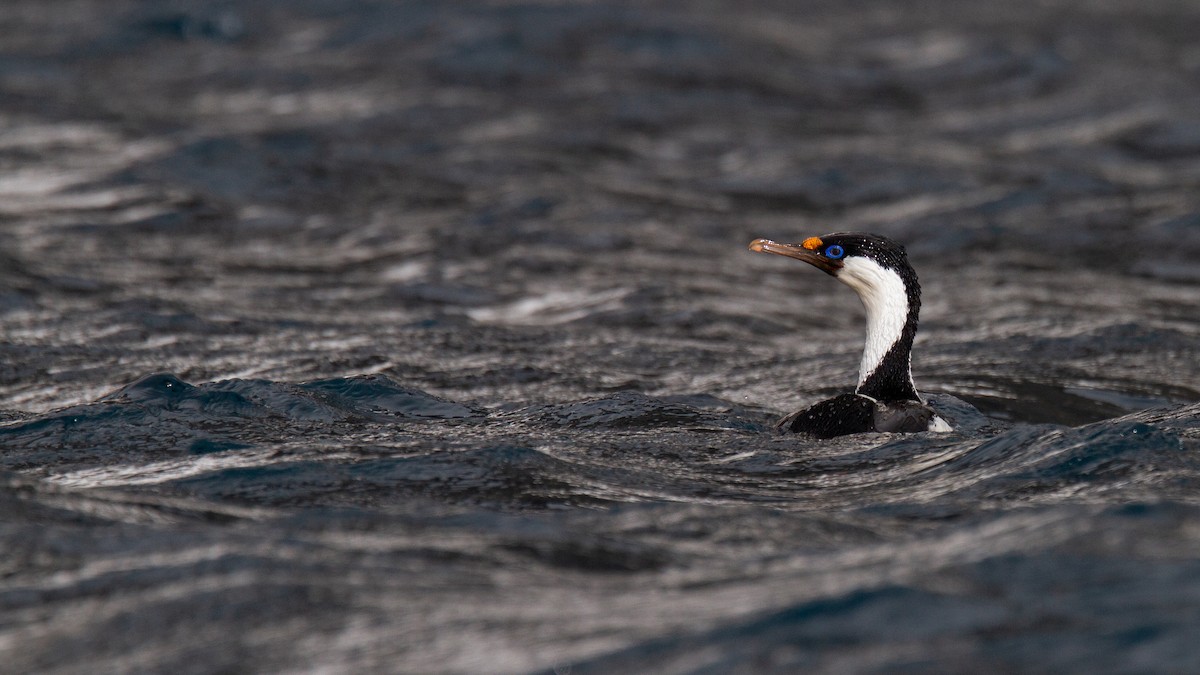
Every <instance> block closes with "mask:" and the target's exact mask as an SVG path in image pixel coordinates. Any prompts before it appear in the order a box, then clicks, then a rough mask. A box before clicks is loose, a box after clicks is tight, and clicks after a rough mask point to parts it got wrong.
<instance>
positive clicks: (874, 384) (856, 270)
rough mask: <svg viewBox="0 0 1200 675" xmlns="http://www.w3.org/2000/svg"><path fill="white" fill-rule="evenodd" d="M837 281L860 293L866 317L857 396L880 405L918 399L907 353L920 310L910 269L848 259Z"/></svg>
mask: <svg viewBox="0 0 1200 675" xmlns="http://www.w3.org/2000/svg"><path fill="white" fill-rule="evenodd" d="M838 280H839V281H842V282H844V283H846V284H847V285H848V286H850V287H851V288H853V289H854V290H855V291H857V292H858V297H859V298H860V299H861V300H862V303H863V308H864V309H865V310H866V313H867V339H866V345H865V346H864V348H863V357H862V364H861V365H860V366H859V373H858V387H857V388H856V389H855V392H856V393H859V394H863V395H865V396H870V397H871V398H874V399H876V400H880V401H903V400H908V401H920V400H921V397H920V395H919V394H917V388H916V385H915V384H914V383H913V378H912V366H911V354H912V346H913V340H914V339H915V338H916V335H917V317H918V314H919V313H920V310H921V287H920V286H919V285H918V284H917V275H916V273H915V272H913V271H912V268H908V267H906V268H903V269H901V270H899V271H897V270H893V269H888V268H884V267H882V266H880V265H878V264H877V263H875V262H873V261H871V260H867V259H862V260H858V259H856V260H847V261H846V264H845V266H844V268H843V269H842V271H841V273H840V274H838Z"/></svg>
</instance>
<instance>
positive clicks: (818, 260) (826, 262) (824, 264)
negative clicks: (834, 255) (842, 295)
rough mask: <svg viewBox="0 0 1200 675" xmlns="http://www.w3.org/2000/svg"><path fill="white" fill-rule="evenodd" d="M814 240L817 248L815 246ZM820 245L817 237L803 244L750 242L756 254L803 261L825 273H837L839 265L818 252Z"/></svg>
mask: <svg viewBox="0 0 1200 675" xmlns="http://www.w3.org/2000/svg"><path fill="white" fill-rule="evenodd" d="M814 240H815V244H816V245H815V246H814V245H813V242H814ZM820 245H821V240H820V239H817V238H816V237H812V238H810V239H806V240H805V241H804V243H803V244H781V243H779V242H777V241H771V240H770V239H755V240H754V241H752V242H750V250H751V251H754V252H756V253H774V254H776V255H785V256H787V257H789V258H795V259H796V260H803V261H804V262H806V263H808V264H809V265H812V266H813V267H816V268H817V269H819V270H821V271H823V272H827V273H829V274H833V273H834V272H836V271H837V269H838V267H839V265H838V264H837V262H836V261H834V260H830V259H829V258H826V257H825V256H823V255H821V254H820V253H818V252H817V249H819V247H820Z"/></svg>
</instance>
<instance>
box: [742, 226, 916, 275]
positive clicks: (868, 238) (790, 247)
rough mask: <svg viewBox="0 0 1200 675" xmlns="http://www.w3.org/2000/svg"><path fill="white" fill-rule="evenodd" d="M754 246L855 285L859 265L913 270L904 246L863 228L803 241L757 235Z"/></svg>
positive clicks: (754, 249) (900, 272) (898, 271)
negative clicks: (853, 281) (787, 242)
mask: <svg viewBox="0 0 1200 675" xmlns="http://www.w3.org/2000/svg"><path fill="white" fill-rule="evenodd" d="M750 250H751V251H757V252H760V253H775V254H777V255H784V256H787V257H789V258H795V259H796V260H803V261H804V262H806V263H808V264H810V265H812V266H813V267H816V268H817V269H819V270H822V271H824V272H827V273H828V274H831V275H833V276H834V277H837V278H838V280H839V281H843V282H845V283H847V284H849V285H851V286H854V285H855V284H854V283H852V279H850V278H848V277H853V276H856V275H855V274H854V272H855V271H856V270H857V269H860V268H864V267H868V268H879V269H882V270H890V271H892V272H895V273H897V274H899V275H901V276H904V275H905V274H904V273H905V271H907V270H910V269H911V267H910V266H909V264H908V256H907V255H906V254H905V252H904V247H903V246H901V245H899V244H897V243H896V242H894V241H892V240H891V239H888V238H886V237H881V236H879V235H877V234H865V233H860V232H835V233H833V234H826V235H823V236H820V237H809V238H808V239H805V240H804V241H803V242H801V243H799V244H781V243H779V242H775V241H771V240H770V239H755V240H754V241H752V242H750Z"/></svg>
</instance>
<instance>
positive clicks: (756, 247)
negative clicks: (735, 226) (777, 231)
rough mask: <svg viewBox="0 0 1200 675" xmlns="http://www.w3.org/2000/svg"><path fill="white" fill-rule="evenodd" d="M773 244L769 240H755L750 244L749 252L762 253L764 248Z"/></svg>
mask: <svg viewBox="0 0 1200 675" xmlns="http://www.w3.org/2000/svg"><path fill="white" fill-rule="evenodd" d="M774 243H775V242H773V241H771V240H770V239H755V240H754V241H752V242H750V250H751V251H754V252H755V253H762V251H763V249H764V248H766V247H767V246H769V245H771V244H774Z"/></svg>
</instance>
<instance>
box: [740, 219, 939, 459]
mask: <svg viewBox="0 0 1200 675" xmlns="http://www.w3.org/2000/svg"><path fill="white" fill-rule="evenodd" d="M750 250H751V251H757V252H763V253H775V254H778V255H784V256H787V257H789V258H795V259H797V260H803V261H804V262H806V263H808V264H810V265H812V266H813V267H816V268H817V269H819V270H822V271H824V272H826V273H827V274H829V275H831V276H833V277H834V278H835V279H837V280H838V281H840V282H842V283H844V284H846V285H847V286H849V287H850V288H853V289H854V291H855V292H856V293H858V297H859V299H860V300H862V304H863V308H864V309H866V312H867V343H866V346H865V347H864V349H863V357H862V364H861V365H860V367H859V372H858V387H856V388H855V389H854V393H853V394H842V395H841V396H836V397H834V398H831V399H829V400H827V401H821V402H820V403H817V404H814V405H813V406H811V407H808V408H805V409H803V410H798V411H796V412H794V413H792V414H790V415H788V416H786V417H784V418H783V419H782V420H780V421H779V424H778V427H779V429H780V430H782V431H791V432H798V433H807V434H811V435H813V436H816V437H818V438H833V437H834V436H842V435H845V434H856V433H862V432H869V431H875V432H917V431H950V430H951V428H950V425H949V424H947V423H946V421H945V420H943V419H942V418H941V417H939V416H938V415H937V413H935V412H934V410H933V408H930V407H929V406H928V405H926V403H925V401H924V399H922V398H921V395H920V394H918V393H917V387H916V385H915V384H914V383H913V378H912V365H911V361H912V345H913V338H915V337H916V335H917V315H918V313H919V312H920V310H921V286H920V284H918V283H917V273H916V272H915V271H914V270H913V268H912V266H911V265H909V264H908V255H907V254H906V253H905V251H904V247H903V246H901V245H899V244H897V243H895V242H893V241H892V240H890V239H887V238H886V237H881V236H879V235H875V234H865V233H860V232H837V233H834V234H827V235H824V236H821V237H809V238H808V239H805V240H804V241H803V242H802V243H799V244H780V243H777V242H774V241H771V240H769V239H756V240H754V241H753V242H751V243H750Z"/></svg>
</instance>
